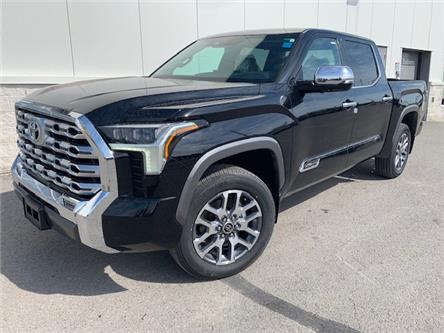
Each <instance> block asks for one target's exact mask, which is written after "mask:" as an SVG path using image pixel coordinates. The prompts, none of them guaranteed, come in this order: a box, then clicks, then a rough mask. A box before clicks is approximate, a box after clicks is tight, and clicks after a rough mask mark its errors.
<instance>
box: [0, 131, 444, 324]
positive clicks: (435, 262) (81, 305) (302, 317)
mask: <svg viewBox="0 0 444 333" xmlns="http://www.w3.org/2000/svg"><path fill="white" fill-rule="evenodd" d="M0 192H1V196H0V198H1V214H0V216H1V229H0V260H1V262H0V263H1V267H0V268H1V275H0V293H1V295H0V297H1V298H0V300H1V307H0V311H1V326H0V331H1V332H5V333H6V332H28V331H39V332H63V331H69V332H251V331H254V332H258V331H262V332H313V331H314V332H358V331H359V332H378V333H379V332H403V333H404V332H444V316H443V314H444V232H443V228H444V123H433V122H431V123H426V125H425V128H424V131H423V134H421V135H420V136H419V137H418V139H417V142H416V144H415V147H414V151H413V154H412V155H411V156H410V159H409V161H408V165H407V168H406V170H405V172H404V174H403V175H402V176H401V177H399V178H397V179H394V180H385V179H382V178H379V177H377V176H375V175H374V172H373V163H372V161H371V160H370V161H367V162H364V163H362V164H360V165H359V166H357V167H355V168H353V169H352V170H350V171H348V172H346V173H345V174H343V175H340V176H338V177H335V178H332V179H330V180H327V181H325V182H323V183H321V184H318V185H316V186H314V187H312V188H310V189H307V190H305V191H303V192H301V193H299V194H296V195H294V196H292V197H291V198H289V199H287V200H286V201H285V203H284V205H283V207H282V210H283V211H282V213H281V214H280V215H279V220H278V223H277V225H276V227H275V229H274V234H273V237H272V239H271V241H270V244H269V245H268V248H267V249H266V250H265V252H264V254H263V255H262V257H261V258H260V259H259V260H258V261H256V263H255V264H254V265H253V266H251V267H250V268H248V269H247V270H246V271H244V272H242V273H241V274H239V275H237V276H234V277H230V278H227V279H224V280H219V281H212V282H199V281H196V280H194V279H193V278H190V277H189V276H187V275H186V274H185V273H183V272H182V271H181V270H180V269H179V268H178V267H177V266H176V265H175V263H174V262H173V260H172V259H171V258H170V257H169V255H168V253H166V252H159V253H145V254H115V255H107V254H103V253H99V252H97V251H95V250H92V249H89V248H87V247H85V246H83V245H81V244H77V243H75V242H72V241H71V240H69V239H66V238H64V237H63V236H61V235H59V234H57V233H56V232H54V231H45V232H40V231H38V230H37V229H36V228H35V227H33V226H32V225H31V224H30V223H29V222H27V221H26V220H25V218H24V217H23V214H22V207H21V203H20V202H19V201H18V200H17V198H16V196H15V194H14V193H13V192H12V186H11V177H10V175H1V176H0Z"/></svg>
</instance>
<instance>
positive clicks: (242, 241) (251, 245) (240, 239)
mask: <svg viewBox="0 0 444 333" xmlns="http://www.w3.org/2000/svg"><path fill="white" fill-rule="evenodd" d="M235 238H236V242H237V243H238V244H240V245H242V246H244V247H246V248H247V249H248V250H250V249H251V248H252V247H253V244H251V243H248V242H247V241H246V240H243V239H242V238H240V237H239V236H237V235H236V236H235Z"/></svg>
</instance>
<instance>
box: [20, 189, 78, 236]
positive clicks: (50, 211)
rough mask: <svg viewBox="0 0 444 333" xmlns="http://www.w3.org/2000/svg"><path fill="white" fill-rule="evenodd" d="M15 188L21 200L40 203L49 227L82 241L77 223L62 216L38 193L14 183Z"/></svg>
mask: <svg viewBox="0 0 444 333" xmlns="http://www.w3.org/2000/svg"><path fill="white" fill-rule="evenodd" d="M14 189H15V193H16V195H17V196H18V198H19V199H20V200H21V201H23V200H25V199H26V200H28V201H31V202H37V203H39V205H40V206H41V207H42V208H43V210H44V212H45V214H46V217H47V220H46V222H47V223H48V226H49V229H53V230H55V231H57V232H59V233H60V234H62V235H64V236H66V237H68V238H70V239H72V240H75V241H78V242H80V236H79V229H78V227H77V225H76V224H75V223H73V222H71V221H69V220H67V219H65V218H63V217H61V216H60V215H59V213H58V212H57V211H56V210H55V209H54V207H51V206H49V205H48V204H46V203H43V202H42V201H41V200H39V198H38V197H37V196H36V195H34V194H32V193H30V192H28V191H26V190H25V189H24V188H23V187H21V186H19V185H17V184H14Z"/></svg>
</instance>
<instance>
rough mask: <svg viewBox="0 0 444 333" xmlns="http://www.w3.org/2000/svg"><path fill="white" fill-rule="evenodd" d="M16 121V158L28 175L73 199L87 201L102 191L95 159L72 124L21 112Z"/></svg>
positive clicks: (84, 137) (80, 132) (78, 129)
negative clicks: (17, 149)
mask: <svg viewBox="0 0 444 333" xmlns="http://www.w3.org/2000/svg"><path fill="white" fill-rule="evenodd" d="M16 119H17V127H16V129H17V134H18V140H17V145H18V147H19V149H20V153H19V157H20V160H21V161H22V163H23V167H24V168H25V169H27V170H28V171H29V172H30V175H33V176H35V177H36V178H40V179H41V180H45V181H46V182H47V183H48V185H51V186H52V187H56V188H58V189H59V190H60V191H61V192H68V194H72V195H73V196H82V197H85V198H89V197H92V196H93V195H94V194H95V193H97V192H98V191H99V190H100V189H101V182H100V166H99V159H98V156H96V155H95V153H94V151H93V149H92V147H91V145H90V144H89V142H88V141H87V140H86V136H85V135H84V133H82V131H81V130H80V128H78V127H77V126H76V124H75V123H74V122H73V123H70V122H69V121H67V120H66V119H64V120H59V119H56V118H54V116H51V117H47V116H45V115H42V114H34V113H33V112H30V111H26V110H21V109H17V110H16ZM36 129H37V130H38V131H39V132H38V134H37V136H38V139H37V138H36ZM33 131H34V133H33ZM41 136H43V137H41Z"/></svg>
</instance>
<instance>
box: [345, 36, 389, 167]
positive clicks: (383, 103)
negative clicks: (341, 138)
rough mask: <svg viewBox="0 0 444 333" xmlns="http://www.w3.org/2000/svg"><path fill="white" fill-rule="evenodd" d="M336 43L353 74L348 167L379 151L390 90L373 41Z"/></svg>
mask: <svg viewBox="0 0 444 333" xmlns="http://www.w3.org/2000/svg"><path fill="white" fill-rule="evenodd" d="M340 43H341V50H342V54H343V59H344V63H345V65H347V66H349V67H350V68H351V69H352V70H353V74H354V76H355V80H354V84H353V87H352V89H351V90H349V91H348V98H349V100H350V102H352V103H355V104H356V106H355V108H354V123H353V131H352V136H351V140H350V147H349V155H348V162H347V166H352V165H355V164H357V163H359V162H362V161H364V160H366V159H368V158H370V157H372V156H374V155H377V154H378V153H379V152H380V151H381V149H382V146H383V144H384V140H385V135H386V133H387V128H388V123H389V120H390V113H391V107H392V103H391V101H392V93H391V90H390V87H389V85H388V83H387V80H386V77H385V74H384V68H383V65H382V62H381V59H380V56H379V53H378V50H377V49H376V46H375V45H374V44H373V43H371V42H370V41H365V40H361V39H357V38H352V37H344V38H343V39H342V40H341V42H340Z"/></svg>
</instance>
